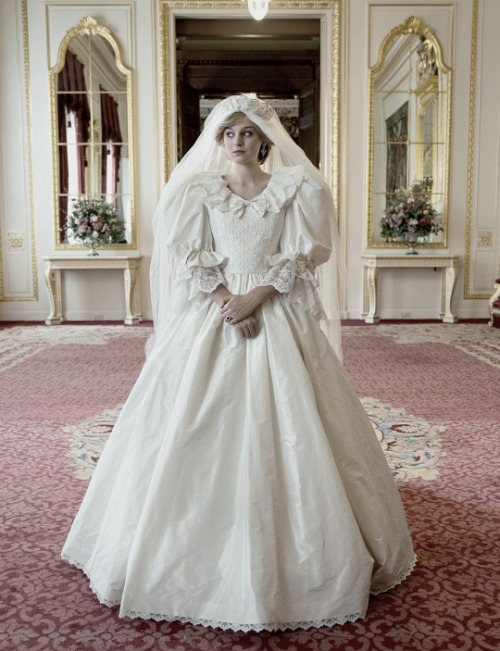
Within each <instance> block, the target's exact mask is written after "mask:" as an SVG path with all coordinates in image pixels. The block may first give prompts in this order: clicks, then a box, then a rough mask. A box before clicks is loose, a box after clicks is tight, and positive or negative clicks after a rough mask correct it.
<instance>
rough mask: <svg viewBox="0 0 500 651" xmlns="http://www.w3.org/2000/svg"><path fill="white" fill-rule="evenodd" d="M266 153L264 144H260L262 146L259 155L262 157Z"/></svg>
mask: <svg viewBox="0 0 500 651" xmlns="http://www.w3.org/2000/svg"><path fill="white" fill-rule="evenodd" d="M266 154H267V147H266V145H262V147H261V148H260V157H261V158H264V156H265V155H266Z"/></svg>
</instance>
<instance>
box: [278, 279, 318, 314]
mask: <svg viewBox="0 0 500 651" xmlns="http://www.w3.org/2000/svg"><path fill="white" fill-rule="evenodd" d="M288 300H289V302H290V303H291V304H293V303H298V304H299V305H300V306H301V307H302V308H303V309H304V310H307V311H308V312H310V313H311V314H312V315H313V317H314V318H315V319H316V320H317V321H321V320H322V319H324V320H325V321H326V320H327V319H328V317H327V316H326V312H325V309H324V307H323V303H322V302H321V299H320V297H319V294H318V290H317V289H316V287H313V285H311V283H310V282H309V281H308V280H304V278H295V282H294V283H293V287H292V289H291V291H290V293H289V295H288Z"/></svg>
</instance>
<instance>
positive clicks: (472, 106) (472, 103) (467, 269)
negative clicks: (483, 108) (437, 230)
mask: <svg viewBox="0 0 500 651" xmlns="http://www.w3.org/2000/svg"><path fill="white" fill-rule="evenodd" d="M478 17H479V0H472V27H471V55H470V94H469V145H468V155H467V200H466V213H465V259H464V299H466V300H470V299H481V300H483V299H485V298H489V294H473V293H471V289H470V275H471V269H472V231H473V223H472V203H473V200H474V168H475V162H476V161H475V147H476V91H477V36H478V29H479V25H478Z"/></svg>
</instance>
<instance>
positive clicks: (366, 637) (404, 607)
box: [0, 324, 500, 651]
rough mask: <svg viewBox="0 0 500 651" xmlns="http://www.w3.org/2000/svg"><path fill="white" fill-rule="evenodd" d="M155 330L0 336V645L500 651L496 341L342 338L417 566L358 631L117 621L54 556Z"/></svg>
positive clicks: (122, 650)
mask: <svg viewBox="0 0 500 651" xmlns="http://www.w3.org/2000/svg"><path fill="white" fill-rule="evenodd" d="M148 334H149V329H148V328H147V327H141V328H133V327H124V326H102V325H98V326H75V325H66V326H64V327H51V328H48V327H45V326H33V327H21V326H19V327H15V328H7V329H0V392H1V393H0V395H1V398H0V401H1V403H0V404H1V407H0V409H1V412H0V414H1V421H0V436H1V439H0V450H1V454H0V464H1V466H0V468H1V473H2V474H1V488H0V500H1V501H0V521H1V539H0V623H1V624H0V649H2V650H6V651H24V650H40V651H42V650H44V649H46V650H50V651H86V650H91V651H101V650H102V651H149V650H151V651H162V650H174V649H175V650H178V651H195V650H199V651H212V650H214V651H215V650H221V651H222V650H224V651H243V650H249V651H250V650H251V651H262V650H268V649H269V650H273V651H300V650H311V651H330V650H333V649H341V650H342V651H369V650H372V649H373V650H377V651H438V650H439V651H468V650H471V651H479V650H485V651H494V650H495V651H498V649H499V648H500V605H499V604H500V572H499V564H500V563H499V559H500V471H499V461H498V459H499V458H500V425H499V423H500V417H499V398H498V397H499V394H500V330H499V329H492V328H488V326H486V325H483V324H467V325H463V324H458V325H443V324H418V325H417V324H404V325H381V326H378V327H359V326H352V327H349V326H348V327H345V328H344V355H345V366H346V369H347V371H348V373H349V375H350V377H351V379H352V381H353V383H354V385H355V387H356V389H357V391H358V393H359V395H360V396H361V397H362V398H363V402H364V405H365V408H366V410H367V411H368V413H369V415H370V418H371V419H372V422H373V424H374V427H375V428H376V431H377V434H378V436H379V439H380V441H381V444H382V446H383V448H384V451H385V453H386V455H387V458H388V461H389V463H390V465H391V467H392V469H393V472H394V476H395V480H396V481H397V482H398V485H399V488H400V491H401V495H402V498H403V501H404V504H405V508H406V511H407V514H408V520H409V524H410V528H411V531H412V534H413V537H414V543H415V548H416V551H417V554H418V557H419V564H418V566H417V569H416V570H415V572H414V574H413V575H412V576H411V577H410V578H409V579H408V580H407V581H406V582H405V583H403V584H402V585H401V586H399V587H397V588H396V589H395V590H393V591H391V592H389V593H387V594H382V595H379V596H377V597H375V598H372V600H371V603H370V608H369V611H368V615H367V617H366V618H365V619H364V620H363V621H359V622H355V623H352V624H345V625H344V626H338V627H333V628H323V629H310V630H308V631H295V632H289V633H279V634H272V633H258V634H256V633H254V634H243V633H241V634H236V633H223V632H220V631H218V630H211V629H204V628H202V627H200V626H191V625H181V624H168V623H163V624H160V623H155V622H145V621H130V620H120V619H118V617H117V615H116V611H115V610H110V609H108V608H106V607H105V606H101V605H100V604H99V603H98V602H97V601H96V599H95V597H94V596H93V595H92V593H91V592H90V590H89V588H88V585H87V580H86V578H85V577H84V576H83V575H82V574H81V573H80V572H78V571H77V570H75V569H74V568H72V567H70V566H69V565H67V564H66V563H63V562H62V561H61V560H60V559H59V553H60V549H61V546H62V544H63V542H64V539H65V537H66V534H67V531H68V528H69V526H70V523H71V521H72V519H73V517H74V515H75V512H76V510H77V508H78V505H79V503H80V500H81V498H82V496H83V493H84V491H85V487H86V484H87V481H88V477H89V476H90V474H91V472H92V468H93V466H94V464H95V461H96V459H97V458H98V456H99V453H100V450H101V448H102V445H103V444H104V441H105V439H106V436H107V433H108V432H109V430H110V428H111V427H112V423H113V421H114V419H115V418H116V413H117V410H118V409H119V406H120V404H122V403H123V402H124V400H125V399H126V396H127V394H128V392H129V390H130V388H131V386H132V384H133V382H134V380H135V378H136V377H137V375H138V373H139V370H140V368H141V365H142V360H143V350H144V344H145V341H146V339H147V336H148Z"/></svg>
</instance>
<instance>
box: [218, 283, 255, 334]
mask: <svg viewBox="0 0 500 651" xmlns="http://www.w3.org/2000/svg"><path fill="white" fill-rule="evenodd" d="M259 305H260V302H259V301H257V300H256V299H255V298H254V297H252V296H250V295H249V294H243V295H241V294H233V295H231V296H226V297H224V298H223V299H222V300H221V301H220V306H221V310H220V312H221V315H222V317H223V318H224V320H225V321H226V322H227V323H228V324H229V325H231V326H234V327H235V328H236V329H237V330H238V331H239V333H240V335H241V336H242V337H245V338H247V339H251V338H253V337H256V336H257V334H258V333H259V322H258V320H257V317H256V316H255V315H254V314H253V312H254V311H255V309H256V308H257V307H258V306H259Z"/></svg>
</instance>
